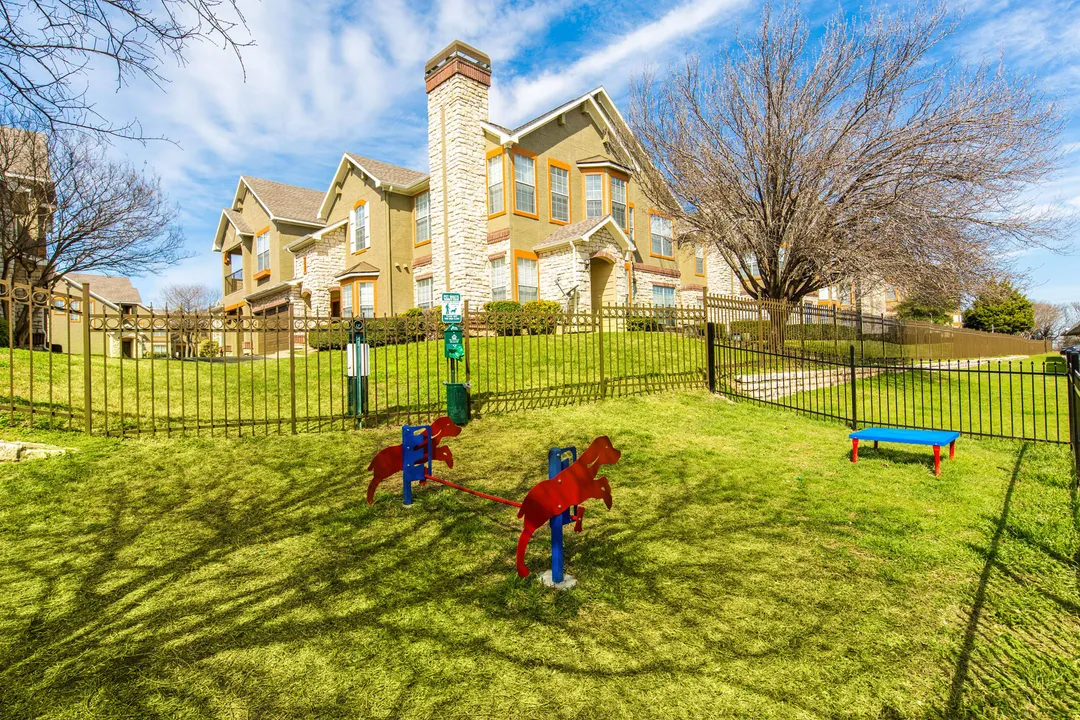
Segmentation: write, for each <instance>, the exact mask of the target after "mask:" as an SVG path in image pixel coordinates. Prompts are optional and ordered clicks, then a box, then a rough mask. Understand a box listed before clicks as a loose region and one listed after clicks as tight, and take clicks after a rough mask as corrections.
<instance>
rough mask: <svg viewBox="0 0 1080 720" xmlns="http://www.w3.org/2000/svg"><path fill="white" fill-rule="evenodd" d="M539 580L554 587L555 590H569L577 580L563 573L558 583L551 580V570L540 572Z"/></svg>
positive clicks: (547, 585)
mask: <svg viewBox="0 0 1080 720" xmlns="http://www.w3.org/2000/svg"><path fill="white" fill-rule="evenodd" d="M540 582H542V583H544V585H545V586H546V587H550V588H555V589H556V590H569V589H570V588H572V587H574V586H575V585H577V580H575V579H574V578H572V577H570V576H569V575H563V581H562V582H560V583H557V582H552V581H551V571H550V570H545V571H544V572H542V573H540Z"/></svg>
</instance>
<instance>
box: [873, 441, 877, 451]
mask: <svg viewBox="0 0 1080 720" xmlns="http://www.w3.org/2000/svg"><path fill="white" fill-rule="evenodd" d="M874 449H875V450H877V440H875V441H874Z"/></svg>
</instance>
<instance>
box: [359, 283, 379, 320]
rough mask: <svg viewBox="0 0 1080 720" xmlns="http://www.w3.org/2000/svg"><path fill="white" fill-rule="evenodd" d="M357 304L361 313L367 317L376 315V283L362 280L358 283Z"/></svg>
mask: <svg viewBox="0 0 1080 720" xmlns="http://www.w3.org/2000/svg"><path fill="white" fill-rule="evenodd" d="M356 304H357V305H358V306H359V307H358V308H357V309H358V310H359V311H360V315H362V316H363V317H366V318H370V317H375V283H374V281H368V282H365V281H363V280H361V281H360V282H358V283H356Z"/></svg>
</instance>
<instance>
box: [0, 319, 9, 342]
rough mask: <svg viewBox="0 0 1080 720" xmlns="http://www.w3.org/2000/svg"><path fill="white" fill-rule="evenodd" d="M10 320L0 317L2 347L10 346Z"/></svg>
mask: <svg viewBox="0 0 1080 720" xmlns="http://www.w3.org/2000/svg"><path fill="white" fill-rule="evenodd" d="M8 332H10V331H9V330H8V321H7V318H0V348H6V347H7V346H8Z"/></svg>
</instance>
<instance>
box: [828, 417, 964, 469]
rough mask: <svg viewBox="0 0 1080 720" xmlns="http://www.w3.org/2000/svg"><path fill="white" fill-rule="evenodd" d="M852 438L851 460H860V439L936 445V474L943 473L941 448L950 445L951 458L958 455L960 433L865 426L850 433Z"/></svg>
mask: <svg viewBox="0 0 1080 720" xmlns="http://www.w3.org/2000/svg"><path fill="white" fill-rule="evenodd" d="M848 437H849V438H851V462H853V463H854V462H859V441H860V440H867V441H869V440H873V441H874V447H875V448H877V446H878V443H879V442H894V443H903V444H905V445H932V446H933V447H934V474H935V475H941V448H942V447H943V446H945V445H948V446H949V459H950V460H952V459H953V458H954V457H956V440H957V438H959V437H960V433H958V432H956V431H955V430H908V429H904V428H865V429H863V430H859V431H858V432H853V433H851V434H850V435H848Z"/></svg>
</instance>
